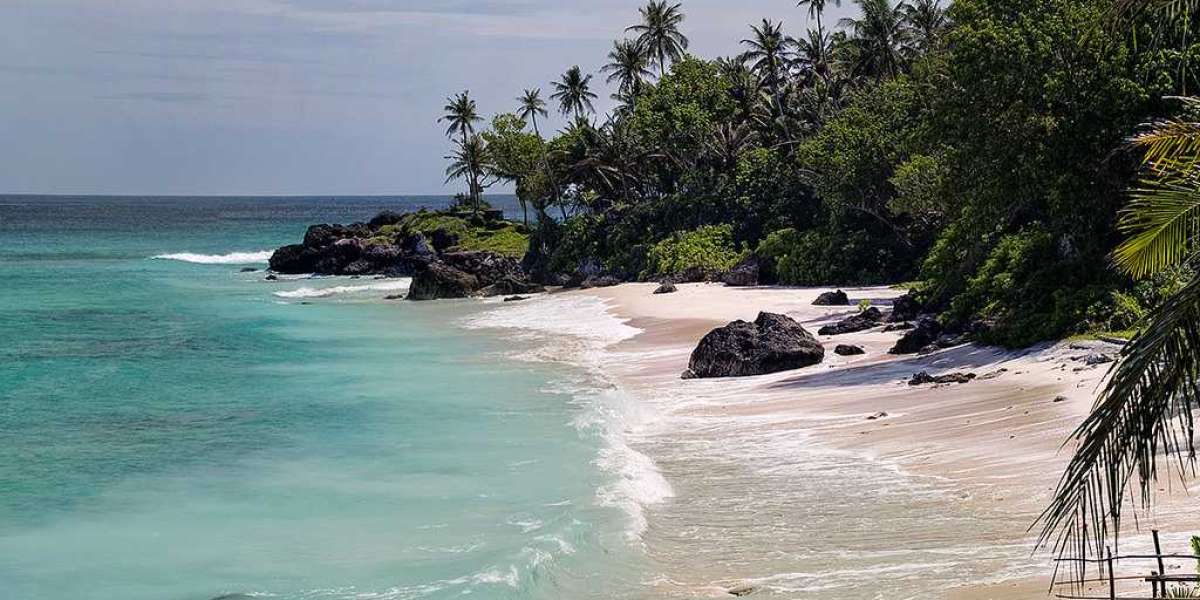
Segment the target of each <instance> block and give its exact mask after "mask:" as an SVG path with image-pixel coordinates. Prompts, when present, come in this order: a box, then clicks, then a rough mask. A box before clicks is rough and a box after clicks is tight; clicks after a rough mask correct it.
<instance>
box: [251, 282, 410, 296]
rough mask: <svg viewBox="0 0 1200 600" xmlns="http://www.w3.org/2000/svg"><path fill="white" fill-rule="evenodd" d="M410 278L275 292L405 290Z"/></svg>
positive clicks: (314, 293) (327, 293) (335, 293)
mask: <svg viewBox="0 0 1200 600" xmlns="http://www.w3.org/2000/svg"><path fill="white" fill-rule="evenodd" d="M410 283H412V279H410V278H407V277H403V278H400V279H386V280H382V281H377V282H375V283H365V284H362V285H334V286H330V287H316V288H314V287H302V288H296V289H294V290H287V291H282V292H275V295H276V296H278V297H280V298H328V297H330V296H340V295H345V294H362V293H367V292H395V291H402V290H407V289H408V287H409V284H410Z"/></svg>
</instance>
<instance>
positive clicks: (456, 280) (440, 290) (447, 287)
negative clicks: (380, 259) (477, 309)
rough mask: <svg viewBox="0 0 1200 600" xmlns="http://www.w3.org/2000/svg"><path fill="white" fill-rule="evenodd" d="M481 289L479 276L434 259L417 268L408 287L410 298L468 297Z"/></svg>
mask: <svg viewBox="0 0 1200 600" xmlns="http://www.w3.org/2000/svg"><path fill="white" fill-rule="evenodd" d="M476 289H479V278H478V277H475V276H474V275H471V274H470V273H466V272H463V271H462V270H459V269H456V268H454V267H452V266H450V265H448V264H446V263H444V262H441V261H433V262H429V263H426V264H423V265H421V266H419V267H418V268H417V272H416V273H415V274H414V275H413V280H412V284H411V285H410V286H409V289H408V299H409V300H438V299H441V298H466V297H468V296H470V295H471V294H472V293H473V292H474V291H475V290H476Z"/></svg>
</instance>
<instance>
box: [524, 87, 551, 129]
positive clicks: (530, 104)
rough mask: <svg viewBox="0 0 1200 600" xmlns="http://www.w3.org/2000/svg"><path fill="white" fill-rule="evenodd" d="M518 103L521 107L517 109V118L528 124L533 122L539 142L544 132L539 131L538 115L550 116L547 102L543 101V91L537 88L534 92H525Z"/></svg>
mask: <svg viewBox="0 0 1200 600" xmlns="http://www.w3.org/2000/svg"><path fill="white" fill-rule="evenodd" d="M517 102H518V103H519V106H518V107H517V116H518V117H520V118H521V120H522V121H525V122H526V123H528V122H531V121H532V123H533V133H534V134H536V135H537V137H538V139H539V140H540V139H542V132H541V131H540V130H538V124H537V118H538V115H541V116H543V117H545V116H547V115H548V114H549V113H547V112H546V101H545V100H542V89H541V88H535V89H532V90H529V89H527V90H525V92H524V93H523V94H521V96H520V97H518V98H517Z"/></svg>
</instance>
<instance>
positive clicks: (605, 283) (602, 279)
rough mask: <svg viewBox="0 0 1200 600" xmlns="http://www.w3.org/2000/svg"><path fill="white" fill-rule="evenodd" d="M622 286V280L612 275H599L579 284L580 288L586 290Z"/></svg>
mask: <svg viewBox="0 0 1200 600" xmlns="http://www.w3.org/2000/svg"><path fill="white" fill-rule="evenodd" d="M620 284H621V280H620V279H617V278H616V277H613V276H612V275H599V276H596V277H588V278H587V279H584V280H583V282H581V283H580V284H579V288H580V289H584V290H586V289H590V288H600V287H612V286H614V285H620Z"/></svg>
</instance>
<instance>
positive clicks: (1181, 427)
mask: <svg viewBox="0 0 1200 600" xmlns="http://www.w3.org/2000/svg"><path fill="white" fill-rule="evenodd" d="M1198 377H1200V278H1193V279H1192V280H1191V281H1190V282H1188V284H1187V285H1186V286H1184V287H1183V288H1182V289H1181V290H1179V291H1178V292H1176V293H1175V294H1174V295H1173V296H1171V297H1170V298H1169V299H1168V300H1167V301H1166V302H1165V303H1164V304H1163V305H1162V306H1161V307H1160V308H1158V309H1157V310H1155V311H1154V312H1153V313H1152V314H1151V316H1150V320H1149V324H1148V325H1147V327H1146V329H1145V330H1143V331H1142V332H1141V333H1140V334H1138V336H1137V337H1135V338H1134V339H1133V341H1132V342H1130V343H1129V344H1128V345H1127V346H1126V347H1125V348H1124V349H1123V350H1122V351H1121V357H1120V360H1119V361H1118V362H1117V363H1116V366H1114V367H1113V370H1112V377H1111V378H1110V379H1109V381H1108V384H1107V385H1106V387H1105V388H1104V391H1103V392H1101V394H1100V397H1099V398H1098V399H1097V401H1096V406H1095V407H1094V408H1093V410H1092V413H1091V414H1090V415H1089V416H1088V418H1087V419H1086V420H1084V422H1083V424H1082V425H1080V426H1079V428H1078V429H1077V430H1076V431H1075V432H1074V434H1072V437H1071V439H1072V440H1073V441H1075V442H1077V443H1078V448H1077V450H1076V452H1075V455H1074V457H1072V459H1071V462H1070V464H1069V465H1068V466H1067V470H1066V472H1065V473H1064V474H1063V477H1062V479H1061V480H1060V482H1059V485H1058V489H1057V491H1056V492H1055V495H1054V499H1053V501H1052V502H1051V504H1050V506H1049V507H1048V508H1047V509H1046V511H1045V512H1044V513H1042V515H1041V518H1040V523H1041V524H1042V530H1041V536H1040V538H1039V547H1046V546H1051V545H1052V546H1053V548H1054V549H1055V550H1056V551H1057V552H1058V553H1060V554H1069V555H1071V556H1073V557H1076V558H1087V557H1089V556H1100V555H1101V553H1102V552H1103V551H1104V549H1105V547H1106V546H1107V545H1108V544H1110V543H1111V544H1112V546H1113V548H1114V550H1115V548H1116V547H1117V545H1118V542H1119V533H1120V529H1121V520H1122V516H1123V509H1124V508H1125V502H1126V500H1127V496H1126V494H1127V493H1128V494H1129V496H1130V497H1132V496H1133V490H1132V489H1130V487H1129V486H1130V484H1131V483H1132V481H1133V480H1134V479H1136V480H1137V484H1136V488H1137V490H1138V492H1139V494H1138V496H1139V500H1140V502H1138V503H1137V504H1134V506H1133V508H1134V510H1135V511H1136V510H1137V509H1138V508H1139V507H1140V508H1141V509H1145V508H1146V507H1148V506H1149V504H1150V503H1151V500H1152V494H1153V491H1154V490H1155V489H1156V482H1157V481H1158V480H1159V478H1160V473H1159V464H1158V461H1159V459H1160V458H1161V456H1162V455H1164V454H1165V455H1166V456H1168V457H1171V458H1173V459H1175V460H1171V461H1169V462H1168V464H1169V465H1175V466H1174V470H1175V471H1177V473H1178V475H1179V476H1180V477H1181V478H1182V477H1185V476H1188V475H1192V474H1194V467H1195V444H1194V440H1193V423H1192V410H1193V409H1195V408H1197V407H1198V406H1200V387H1198V384H1200V381H1198V379H1197V378H1198ZM1169 470H1171V469H1170V468H1168V471H1169ZM1168 474H1169V473H1168ZM1135 514H1136V513H1135ZM1075 564H1076V565H1077V566H1076V568H1075V571H1076V573H1075V574H1076V575H1083V574H1085V571H1086V567H1085V566H1083V565H1084V564H1085V563H1075ZM1079 578H1080V579H1082V577H1079Z"/></svg>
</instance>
